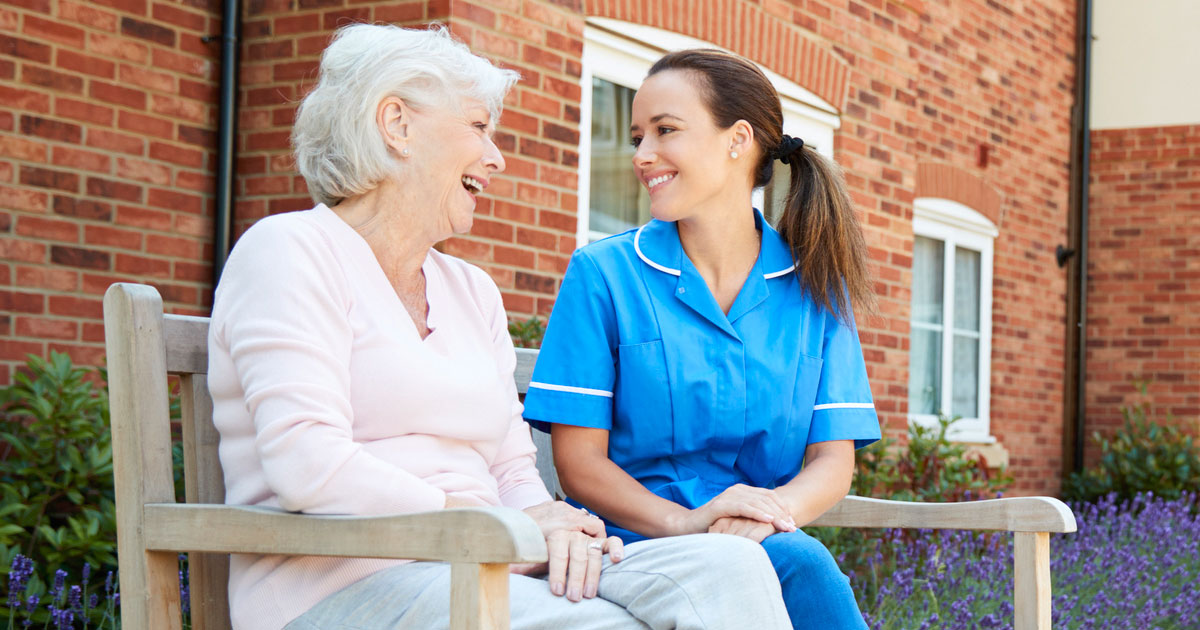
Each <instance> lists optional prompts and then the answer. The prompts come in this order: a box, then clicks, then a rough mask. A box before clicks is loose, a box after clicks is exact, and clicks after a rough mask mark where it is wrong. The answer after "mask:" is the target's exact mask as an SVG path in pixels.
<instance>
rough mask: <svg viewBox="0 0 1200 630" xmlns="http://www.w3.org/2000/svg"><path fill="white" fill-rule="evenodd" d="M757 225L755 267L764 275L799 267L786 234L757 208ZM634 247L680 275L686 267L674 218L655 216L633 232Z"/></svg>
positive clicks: (655, 263)
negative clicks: (756, 257) (772, 224)
mask: <svg viewBox="0 0 1200 630" xmlns="http://www.w3.org/2000/svg"><path fill="white" fill-rule="evenodd" d="M754 226H755V227H756V228H758V230H759V231H760V232H762V243H761V245H760V246H759V250H758V262H757V263H755V268H756V269H760V270H762V276H763V279H766V280H770V279H771V278H778V277H780V276H784V275H787V274H789V273H791V272H792V271H794V270H795V269H796V263H795V261H793V260H792V251H791V248H789V247H788V244H787V243H786V242H785V241H784V240H783V236H781V235H780V234H779V232H776V231H775V228H772V227H771V225H770V224H768V223H767V222H766V221H764V220H763V215H762V213H761V212H759V211H758V209H757V208H755V209H754ZM633 249H634V251H636V252H637V255H638V258H641V259H642V262H644V263H646V264H647V265H649V266H650V267H652V268H654V269H656V270H658V271H661V272H662V273H666V274H670V275H672V276H678V275H680V274H681V273H682V269H683V266H684V265H683V257H684V253H683V244H682V243H680V242H679V227H678V226H677V225H676V223H675V222H674V221H669V222H668V221H659V220H658V219H652V220H651V221H650V222H649V223H647V224H645V225H643V226H642V227H640V228H638V231H637V232H636V233H635V234H634V235H633Z"/></svg>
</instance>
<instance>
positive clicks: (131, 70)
mask: <svg viewBox="0 0 1200 630" xmlns="http://www.w3.org/2000/svg"><path fill="white" fill-rule="evenodd" d="M117 72H118V75H119V76H120V79H121V83H123V84H125V85H131V86H134V85H135V86H137V87H140V88H145V89H147V90H156V91H159V92H175V91H176V90H177V89H178V86H179V78H178V77H176V76H175V75H172V74H170V73H167V72H158V71H155V70H151V69H150V68H145V67H137V66H131V65H129V64H124V63H123V64H121V67H120V69H118V71H117Z"/></svg>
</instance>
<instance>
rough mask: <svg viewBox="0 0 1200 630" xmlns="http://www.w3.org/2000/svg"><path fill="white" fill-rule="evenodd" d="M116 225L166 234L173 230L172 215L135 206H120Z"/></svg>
mask: <svg viewBox="0 0 1200 630" xmlns="http://www.w3.org/2000/svg"><path fill="white" fill-rule="evenodd" d="M116 223H118V224H120V225H127V226H130V227H137V228H142V229H146V230H158V231H160V232H166V231H169V230H170V229H171V213H169V212H164V211H162V210H149V209H146V208H139V207H135V206H118V207H117V216H116Z"/></svg>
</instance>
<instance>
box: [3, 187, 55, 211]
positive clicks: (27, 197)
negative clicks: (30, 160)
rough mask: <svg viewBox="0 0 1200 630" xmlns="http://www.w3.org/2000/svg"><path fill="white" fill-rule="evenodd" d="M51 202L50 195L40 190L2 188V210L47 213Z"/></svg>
mask: <svg viewBox="0 0 1200 630" xmlns="http://www.w3.org/2000/svg"><path fill="white" fill-rule="evenodd" d="M49 201H50V195H48V194H46V193H44V192H42V191H40V190H29V189H28V188H9V187H8V186H0V208H5V209H7V210H24V211H26V212H45V211H46V207H47V206H48V205H49Z"/></svg>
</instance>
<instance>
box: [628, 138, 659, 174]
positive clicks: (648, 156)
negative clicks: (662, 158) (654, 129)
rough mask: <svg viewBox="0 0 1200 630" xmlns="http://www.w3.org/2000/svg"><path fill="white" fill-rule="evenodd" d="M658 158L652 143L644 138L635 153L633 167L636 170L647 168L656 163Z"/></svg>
mask: <svg viewBox="0 0 1200 630" xmlns="http://www.w3.org/2000/svg"><path fill="white" fill-rule="evenodd" d="M656 157H658V156H657V155H656V154H655V153H654V145H653V144H652V142H651V141H650V140H649V139H647V138H642V141H641V142H640V143H639V144H638V146H637V150H636V151H634V152H633V165H634V167H636V168H646V167H647V166H650V165H651V164H653V163H654V159H655V158H656Z"/></svg>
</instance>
